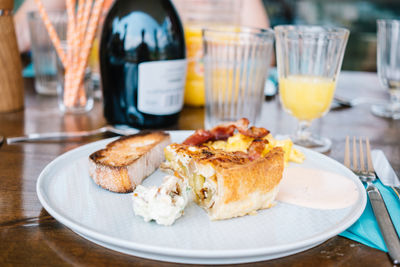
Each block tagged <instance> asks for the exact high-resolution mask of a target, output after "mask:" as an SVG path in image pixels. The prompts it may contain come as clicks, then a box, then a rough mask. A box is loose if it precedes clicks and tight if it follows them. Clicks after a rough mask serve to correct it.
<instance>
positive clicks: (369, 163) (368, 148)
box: [365, 137, 375, 172]
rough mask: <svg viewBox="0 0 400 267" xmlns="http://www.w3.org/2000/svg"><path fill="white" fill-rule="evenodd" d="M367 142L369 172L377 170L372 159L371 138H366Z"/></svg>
mask: <svg viewBox="0 0 400 267" xmlns="http://www.w3.org/2000/svg"><path fill="white" fill-rule="evenodd" d="M365 143H366V145H367V167H368V171H369V172H375V170H374V165H373V164H372V160H371V147H370V145H369V138H368V137H366V138H365Z"/></svg>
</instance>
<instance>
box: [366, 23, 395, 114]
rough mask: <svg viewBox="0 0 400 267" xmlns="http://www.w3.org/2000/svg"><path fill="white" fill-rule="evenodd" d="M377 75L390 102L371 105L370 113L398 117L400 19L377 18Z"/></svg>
mask: <svg viewBox="0 0 400 267" xmlns="http://www.w3.org/2000/svg"><path fill="white" fill-rule="evenodd" d="M377 25H378V36H377V37H378V47H377V65H378V76H379V80H380V81H381V83H382V85H383V86H384V87H385V88H387V89H389V94H390V102H389V103H387V104H384V105H373V106H372V108H371V110H372V113H373V114H375V115H377V116H380V117H385V118H392V119H395V120H398V119H400V20H377Z"/></svg>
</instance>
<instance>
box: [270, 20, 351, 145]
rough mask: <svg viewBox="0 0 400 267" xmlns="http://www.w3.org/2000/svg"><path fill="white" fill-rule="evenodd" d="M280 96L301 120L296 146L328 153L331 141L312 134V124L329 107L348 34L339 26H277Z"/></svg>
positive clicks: (285, 107)
mask: <svg viewBox="0 0 400 267" xmlns="http://www.w3.org/2000/svg"><path fill="white" fill-rule="evenodd" d="M274 30H275V37H276V57H277V68H278V79H279V95H280V100H281V103H282V106H283V108H284V110H285V111H287V112H288V113H289V114H291V115H293V116H294V117H295V118H297V119H298V121H299V124H298V129H297V132H296V134H295V135H293V136H291V139H292V140H293V142H294V143H295V144H298V145H301V146H304V147H308V148H311V149H313V150H315V151H318V152H326V151H328V150H329V149H330V147H331V144H332V142H331V141H330V140H329V139H328V138H322V137H319V136H315V135H312V134H311V131H310V130H309V127H310V125H311V122H312V121H313V120H314V119H316V118H319V117H322V116H323V115H325V114H326V113H327V112H328V111H329V108H330V105H331V102H332V99H333V95H334V92H335V88H336V81H337V78H338V75H339V72H340V68H341V65H342V60H343V56H344V51H345V47H346V43H347V39H348V36H349V31H348V30H347V29H344V28H337V27H320V26H292V25H286V26H277V27H275V28H274Z"/></svg>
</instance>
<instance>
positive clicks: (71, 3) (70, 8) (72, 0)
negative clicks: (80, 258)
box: [64, 0, 76, 91]
mask: <svg viewBox="0 0 400 267" xmlns="http://www.w3.org/2000/svg"><path fill="white" fill-rule="evenodd" d="M75 5H76V0H66V6H67V16H68V21H67V59H68V63H67V66H65V68H64V69H65V72H64V79H65V80H64V91H65V90H68V89H69V87H70V84H71V79H72V77H71V71H70V68H71V66H72V62H73V57H74V53H73V52H74V51H72V49H71V47H72V45H73V36H74V32H75V29H76V20H75Z"/></svg>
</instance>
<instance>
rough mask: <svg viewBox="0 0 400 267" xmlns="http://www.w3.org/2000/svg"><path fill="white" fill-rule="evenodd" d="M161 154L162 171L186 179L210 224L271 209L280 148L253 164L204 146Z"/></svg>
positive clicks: (281, 164) (168, 149) (279, 167)
mask: <svg viewBox="0 0 400 267" xmlns="http://www.w3.org/2000/svg"><path fill="white" fill-rule="evenodd" d="M164 151H165V154H166V159H167V163H165V164H164V167H167V168H170V169H172V170H173V171H175V172H176V173H177V174H178V175H180V176H181V177H183V178H185V179H188V181H189V185H190V186H191V187H192V189H193V191H194V193H195V201H196V202H197V204H199V205H200V206H201V207H202V208H204V209H205V210H206V211H207V213H208V215H209V217H210V218H211V219H212V220H220V219H229V218H233V217H238V216H243V215H246V214H249V213H252V212H255V211H257V210H259V209H266V208H270V207H272V206H273V205H274V200H275V197H276V195H277V193H278V187H279V183H280V181H281V179H282V174H283V169H284V152H283V150H282V149H281V148H280V147H276V148H273V149H272V150H271V151H270V152H269V153H267V154H266V155H265V156H264V157H259V158H257V159H254V160H252V159H251V158H250V156H249V154H248V153H245V152H241V151H235V152H227V151H223V150H221V149H213V148H210V147H206V146H201V147H199V146H188V145H183V144H171V145H169V146H167V147H166V148H165V150H164Z"/></svg>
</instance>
